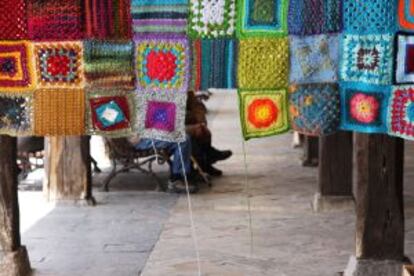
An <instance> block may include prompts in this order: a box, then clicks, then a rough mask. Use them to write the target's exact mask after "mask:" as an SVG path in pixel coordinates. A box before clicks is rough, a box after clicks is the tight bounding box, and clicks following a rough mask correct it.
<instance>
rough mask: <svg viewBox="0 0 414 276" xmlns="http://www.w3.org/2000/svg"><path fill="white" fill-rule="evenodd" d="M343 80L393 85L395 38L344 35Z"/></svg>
mask: <svg viewBox="0 0 414 276" xmlns="http://www.w3.org/2000/svg"><path fill="white" fill-rule="evenodd" d="M342 47H343V48H342V59H341V62H342V65H341V70H340V75H341V80H343V81H360V82H365V83H372V84H391V81H392V69H393V51H394V49H393V48H394V47H393V37H392V36H391V35H362V36H358V35H344V37H343V41H342Z"/></svg>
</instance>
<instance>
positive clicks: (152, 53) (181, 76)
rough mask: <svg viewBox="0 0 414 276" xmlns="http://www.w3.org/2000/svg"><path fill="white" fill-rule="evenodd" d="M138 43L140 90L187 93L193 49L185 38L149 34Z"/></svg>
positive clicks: (137, 70)
mask: <svg viewBox="0 0 414 276" xmlns="http://www.w3.org/2000/svg"><path fill="white" fill-rule="evenodd" d="M135 43H136V53H135V55H136V76H137V89H138V91H148V92H151V91H162V92H177V91H178V92H182V93H186V92H187V89H188V85H189V75H190V64H189V63H190V51H189V42H188V40H187V39H186V38H183V37H163V36H159V35H147V36H142V37H141V38H140V39H137V40H136V41H135Z"/></svg>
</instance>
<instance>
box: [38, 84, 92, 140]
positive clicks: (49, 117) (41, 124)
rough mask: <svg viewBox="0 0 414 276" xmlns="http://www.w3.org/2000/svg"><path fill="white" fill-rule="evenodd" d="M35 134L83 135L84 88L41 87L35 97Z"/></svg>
mask: <svg viewBox="0 0 414 276" xmlns="http://www.w3.org/2000/svg"><path fill="white" fill-rule="evenodd" d="M34 110H35V135H37V136H60V135H82V134H83V133H84V132H85V92H84V90H82V89H39V90H37V91H36V92H35V97H34Z"/></svg>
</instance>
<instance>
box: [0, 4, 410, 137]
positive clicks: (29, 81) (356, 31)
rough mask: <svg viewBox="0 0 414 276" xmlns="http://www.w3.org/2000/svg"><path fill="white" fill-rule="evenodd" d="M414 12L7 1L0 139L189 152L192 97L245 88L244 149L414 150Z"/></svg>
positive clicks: (387, 7)
mask: <svg viewBox="0 0 414 276" xmlns="http://www.w3.org/2000/svg"><path fill="white" fill-rule="evenodd" d="M412 3H413V1H412V0H396V1H390V0H364V1H359V0H358V1H355V0H343V1H341V0H239V1H236V0H67V1H58V0H30V1H27V0H14V1H9V0H0V13H1V15H2V16H1V17H0V134H10V135H82V134H97V135H104V136H115V137H118V136H128V135H130V134H132V133H134V132H139V134H140V135H142V136H143V137H148V138H156V139H164V140H168V141H182V140H183V139H184V137H185V127H184V117H185V116H184V115H185V100H186V95H187V93H186V92H187V91H188V89H195V90H199V89H203V90H206V89H209V88H236V87H237V88H238V94H239V101H240V119H241V125H242V134H243V135H244V137H245V139H250V138H255V137H264V136H269V135H275V134H279V133H283V132H285V131H286V130H288V129H289V128H290V127H292V128H293V129H295V130H297V131H300V132H303V133H306V134H308V135H328V134H330V133H333V132H335V131H337V130H338V129H342V130H349V131H358V132H367V133H388V134H390V135H395V136H399V137H403V138H406V139H413V140H414V138H413V122H412V121H413V118H414V115H413V114H414V113H413V110H414V107H413V106H414V105H413V104H412V102H413V100H412V98H413V96H412V94H413V88H412V87H411V86H412V85H414V62H413V60H414V12H413V9H412V7H411V6H412ZM288 91H289V92H288ZM412 115H413V116H412ZM338 124H339V125H338Z"/></svg>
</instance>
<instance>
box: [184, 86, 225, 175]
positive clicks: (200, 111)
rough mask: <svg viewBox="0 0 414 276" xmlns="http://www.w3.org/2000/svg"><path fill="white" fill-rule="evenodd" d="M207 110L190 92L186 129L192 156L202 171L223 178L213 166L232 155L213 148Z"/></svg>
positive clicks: (219, 171)
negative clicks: (189, 138)
mask: <svg viewBox="0 0 414 276" xmlns="http://www.w3.org/2000/svg"><path fill="white" fill-rule="evenodd" d="M206 113H207V108H206V107H205V105H204V104H203V103H202V102H201V101H200V100H199V99H197V97H196V96H195V93H194V92H193V91H189V92H188V99H187V113H186V129H187V133H188V134H189V135H190V137H191V143H192V154H193V156H194V158H195V159H196V161H197V162H198V164H199V165H200V167H201V169H202V170H203V171H204V172H205V173H207V174H209V175H211V176H221V175H222V174H223V172H222V171H221V170H219V169H217V168H215V167H214V166H213V164H214V163H216V162H217V161H221V160H225V159H227V158H229V157H230V156H231V155H232V152H231V151H230V150H223V151H220V150H217V149H216V148H214V147H213V146H212V142H211V131H210V130H209V129H208V127H207V117H206Z"/></svg>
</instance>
